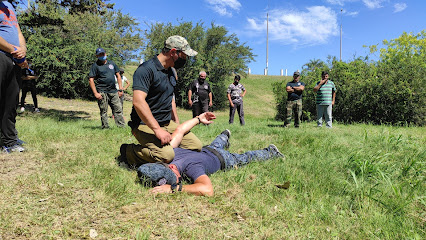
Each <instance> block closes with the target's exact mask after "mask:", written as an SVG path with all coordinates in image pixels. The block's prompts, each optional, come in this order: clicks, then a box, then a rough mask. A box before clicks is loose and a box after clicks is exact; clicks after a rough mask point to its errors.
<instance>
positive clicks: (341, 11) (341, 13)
mask: <svg viewBox="0 0 426 240" xmlns="http://www.w3.org/2000/svg"><path fill="white" fill-rule="evenodd" d="M342 15H343V9H340V61H342Z"/></svg>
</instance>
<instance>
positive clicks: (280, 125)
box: [268, 124, 284, 128]
mask: <svg viewBox="0 0 426 240" xmlns="http://www.w3.org/2000/svg"><path fill="white" fill-rule="evenodd" d="M268 127H273V128H283V127H284V124H268Z"/></svg>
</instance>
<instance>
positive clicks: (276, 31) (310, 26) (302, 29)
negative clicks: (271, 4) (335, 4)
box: [247, 6, 339, 46]
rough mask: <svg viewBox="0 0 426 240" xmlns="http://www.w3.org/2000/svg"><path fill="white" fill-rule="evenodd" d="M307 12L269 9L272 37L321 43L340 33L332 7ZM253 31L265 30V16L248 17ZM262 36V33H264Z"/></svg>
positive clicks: (285, 41) (297, 41)
mask: <svg viewBox="0 0 426 240" xmlns="http://www.w3.org/2000/svg"><path fill="white" fill-rule="evenodd" d="M306 10H307V11H305V12H303V11H290V10H282V9H276V10H272V11H270V17H269V36H270V39H271V41H278V42H281V43H283V44H293V45H296V46H301V45H318V44H324V43H327V41H328V40H329V38H330V37H332V36H338V35H339V28H338V25H337V15H336V13H335V12H333V11H332V10H331V9H330V8H327V7H324V6H313V7H308V8H306ZM247 21H248V26H249V28H250V31H252V32H253V33H254V34H257V35H258V34H259V33H266V19H261V20H259V19H254V18H249V19H247ZM262 36H263V35H262Z"/></svg>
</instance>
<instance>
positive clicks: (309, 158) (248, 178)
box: [0, 76, 426, 239]
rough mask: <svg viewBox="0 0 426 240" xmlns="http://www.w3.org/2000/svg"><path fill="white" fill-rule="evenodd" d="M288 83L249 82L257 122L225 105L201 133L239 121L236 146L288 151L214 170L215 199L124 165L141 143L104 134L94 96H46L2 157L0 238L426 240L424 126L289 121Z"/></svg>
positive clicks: (123, 134) (114, 131) (207, 137)
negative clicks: (121, 159) (283, 89)
mask: <svg viewBox="0 0 426 240" xmlns="http://www.w3.org/2000/svg"><path fill="white" fill-rule="evenodd" d="M277 78H278V77H277ZM277 78H275V79H272V78H266V79H265V77H261V76H252V77H251V78H248V79H244V82H243V84H244V85H245V86H246V88H247V97H246V98H245V100H244V101H245V102H244V104H245V107H246V126H244V127H241V126H239V125H238V124H233V125H229V124H228V113H227V112H226V111H223V112H217V113H216V114H217V116H218V118H217V120H216V121H215V123H214V124H212V125H210V126H197V127H195V128H194V129H193V132H194V133H195V134H196V135H197V136H198V137H199V138H200V139H201V140H202V142H203V143H204V144H208V143H210V141H211V140H212V139H213V138H214V137H215V136H216V135H217V134H218V133H220V132H221V131H222V130H223V129H225V128H229V129H230V130H231V132H232V135H231V140H230V142H231V146H230V151H232V152H239V153H242V152H244V151H247V150H251V149H260V148H264V147H266V146H268V145H269V144H270V143H274V144H275V145H276V146H277V147H278V148H279V149H280V150H281V151H282V152H283V153H284V154H285V156H286V158H285V159H274V160H270V161H265V162H256V163H252V164H250V165H248V166H246V167H242V168H239V169H235V170H230V171H227V172H218V173H215V174H213V175H211V179H212V182H213V185H214V190H215V196H213V197H210V198H208V197H196V196H191V195H187V194H174V195H158V196H154V195H151V194H150V193H149V192H148V188H145V187H143V186H142V185H140V184H139V183H138V179H137V174H136V173H135V172H134V171H128V170H126V169H123V168H120V167H119V166H118V164H117V162H116V159H115V158H116V157H117V156H118V155H119V147H120V145H121V144H122V143H131V142H135V140H134V138H133V136H132V135H131V134H130V131H129V129H127V128H126V129H121V128H116V127H112V128H111V129H109V130H102V129H101V128H100V120H99V116H98V115H99V113H98V111H99V110H98V109H97V105H96V103H95V102H84V101H68V100H59V99H47V98H40V106H41V109H42V112H41V114H32V113H25V114H22V115H20V116H19V117H18V121H17V128H18V131H19V134H20V136H21V138H22V139H24V140H25V141H26V142H27V145H26V146H27V148H28V150H29V151H28V152H26V153H23V154H9V155H0V160H1V162H0V164H1V167H0V180H1V181H0V192H1V194H0V206H1V207H0V239H12V238H17V239H82V238H90V236H89V233H90V230H91V229H92V230H95V231H96V232H97V234H98V236H97V238H99V239H228V238H231V239H233V238H234V239H309V238H316V239H425V238H426V234H425V221H426V215H425V212H426V211H425V210H426V204H425V179H424V177H425V162H424V159H425V143H426V141H425V136H426V134H425V133H426V131H425V128H409V127H392V126H385V125H383V126H374V125H366V124H356V125H342V124H339V123H335V124H333V127H334V128H333V129H325V128H323V129H318V128H316V127H315V124H314V123H309V122H304V123H302V125H301V128H300V129H295V128H292V127H290V128H286V129H285V128H282V127H281V126H282V122H277V121H275V120H273V118H274V114H275V113H274V103H273V102H271V101H272V90H271V85H270V83H271V82H274V81H280V80H281V78H278V79H277ZM28 99H29V98H28ZM270 100H271V101H270ZM125 104H126V105H125V112H126V117H128V113H129V112H130V104H131V103H130V102H125ZM179 115H180V118H181V120H182V121H183V120H185V119H189V118H190V116H191V112H190V111H188V110H185V109H179ZM236 122H238V121H236ZM110 124H111V126H113V121H112V119H111V122H110ZM285 182H290V187H289V188H288V189H280V188H277V187H276V185H279V184H283V183H285Z"/></svg>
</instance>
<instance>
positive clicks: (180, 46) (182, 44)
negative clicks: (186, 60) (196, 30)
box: [164, 35, 198, 57]
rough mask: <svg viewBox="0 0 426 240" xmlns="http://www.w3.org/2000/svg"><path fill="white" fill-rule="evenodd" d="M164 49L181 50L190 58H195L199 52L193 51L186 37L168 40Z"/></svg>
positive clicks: (175, 36) (177, 36)
mask: <svg viewBox="0 0 426 240" xmlns="http://www.w3.org/2000/svg"><path fill="white" fill-rule="evenodd" d="M164 47H165V48H168V49H172V48H176V50H180V51H182V52H184V53H185V54H186V55H187V56H190V57H193V56H195V55H197V54H198V52H197V51H194V50H193V49H191V47H190V46H189V44H188V41H186V39H185V38H184V37H181V36H179V35H174V36H171V37H169V38H167V40H166V42H165V43H164Z"/></svg>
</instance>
